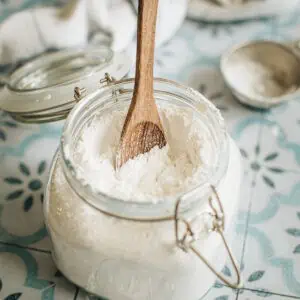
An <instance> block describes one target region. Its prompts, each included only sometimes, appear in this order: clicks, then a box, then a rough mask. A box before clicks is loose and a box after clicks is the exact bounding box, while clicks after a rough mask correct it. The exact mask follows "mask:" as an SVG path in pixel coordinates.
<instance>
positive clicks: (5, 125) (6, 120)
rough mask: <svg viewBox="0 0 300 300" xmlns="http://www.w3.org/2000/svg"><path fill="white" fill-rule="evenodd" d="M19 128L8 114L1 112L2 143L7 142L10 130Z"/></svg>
mask: <svg viewBox="0 0 300 300" xmlns="http://www.w3.org/2000/svg"><path fill="white" fill-rule="evenodd" d="M17 126H18V125H17V123H16V122H15V121H13V120H12V119H11V118H10V117H9V115H8V114H7V113H5V112H3V111H0V142H1V141H6V140H7V132H8V130H9V129H11V128H16V127H17Z"/></svg>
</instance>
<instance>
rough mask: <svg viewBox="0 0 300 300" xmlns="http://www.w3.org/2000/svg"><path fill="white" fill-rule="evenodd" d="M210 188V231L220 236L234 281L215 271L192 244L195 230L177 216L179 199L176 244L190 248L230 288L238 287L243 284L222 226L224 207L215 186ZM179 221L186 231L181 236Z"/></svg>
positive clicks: (177, 210) (185, 248)
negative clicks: (234, 276)
mask: <svg viewBox="0 0 300 300" xmlns="http://www.w3.org/2000/svg"><path fill="white" fill-rule="evenodd" d="M211 189H212V193H213V195H214V197H212V196H210V197H209V206H210V208H211V210H212V211H211V212H209V213H208V214H209V215H210V216H211V217H212V218H213V219H212V227H211V229H210V231H214V232H217V233H218V234H219V235H220V236H221V239H222V242H223V244H224V246H225V249H226V252H227V254H228V256H229V258H230V261H231V264H232V266H233V269H234V271H235V274H236V282H230V281H228V280H227V278H225V277H224V276H223V275H222V274H221V273H220V272H217V271H216V269H215V268H214V267H213V265H212V264H211V263H210V262H209V261H208V260H207V259H206V258H205V257H204V256H203V255H202V254H201V253H200V252H199V250H198V249H196V247H195V246H194V244H195V242H196V241H197V239H196V238H195V232H194V231H193V230H192V227H191V225H190V223H189V222H188V221H187V220H185V219H182V218H181V217H180V216H179V206H180V202H181V199H179V200H178V201H177V203H176V207H175V235H176V244H177V246H178V247H179V248H180V249H181V250H183V251H184V252H188V251H189V250H191V251H192V252H193V253H194V254H196V255H197V256H198V257H199V258H200V259H201V260H202V261H203V262H204V264H205V265H206V266H207V267H208V268H209V269H210V270H211V271H212V272H213V273H214V274H215V275H216V276H217V278H218V279H220V280H221V281H222V282H223V283H225V284H226V285H228V286H229V287H231V288H234V289H239V288H241V287H242V286H243V283H242V279H241V273H240V270H239V268H238V265H237V262H236V260H235V258H234V256H233V253H232V251H231V249H230V247H229V245H228V243H227V241H226V238H225V236H224V228H225V215H224V209H223V206H222V203H221V200H220V198H219V195H218V192H217V190H216V188H215V187H214V186H211ZM180 222H182V223H183V224H185V226H186V231H185V233H184V235H183V237H182V238H180V237H179V225H180Z"/></svg>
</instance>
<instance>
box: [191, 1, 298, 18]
mask: <svg viewBox="0 0 300 300" xmlns="http://www.w3.org/2000/svg"><path fill="white" fill-rule="evenodd" d="M298 4H299V0H288V1H283V0H264V1H257V0H252V1H251V0H250V1H247V2H246V3H245V4H242V5H226V6H221V5H218V4H216V3H214V2H213V1H211V0H191V1H190V3H189V8H188V16H189V17H190V18H192V19H196V20H204V21H219V22H230V21H239V20H247V19H255V18H263V17H272V16H279V15H283V14H287V13H289V12H291V11H293V10H294V9H295V8H296V6H297V5H298Z"/></svg>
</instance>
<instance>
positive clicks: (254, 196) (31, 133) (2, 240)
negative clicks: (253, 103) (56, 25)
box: [0, 0, 300, 300]
mask: <svg viewBox="0 0 300 300" xmlns="http://www.w3.org/2000/svg"><path fill="white" fill-rule="evenodd" d="M5 2H6V3H10V4H9V10H11V9H13V6H14V5H17V4H14V5H12V1H10V2H9V1H8V2H7V1H1V0H0V11H1V8H2V12H3V5H5V4H3V3H5ZM17 2H18V3H21V2H24V3H25V2H26V3H27V2H28V3H27V4H28V5H29V4H30V3H31V2H32V3H34V1H21V0H20V1H19V0H18V1H16V3H17ZM27 4H26V5H27ZM8 12H9V11H8V10H6V13H8ZM0 14H1V13H0ZM299 14H300V10H299V11H296V12H295V13H294V14H293V15H291V16H286V17H284V18H280V19H277V20H267V21H266V20H264V21H253V22H247V23H238V24H226V25H219V24H206V23H203V22H197V21H186V22H185V24H184V26H183V27H182V28H181V29H180V31H179V32H178V34H177V36H176V37H174V39H173V40H172V41H170V42H169V43H168V44H166V45H164V46H163V47H162V48H160V49H158V51H157V54H156V74H157V75H159V76H161V77H167V78H171V79H175V80H177V81H180V82H183V83H185V84H187V85H189V86H191V87H193V88H195V89H197V90H199V91H201V92H202V93H203V94H205V95H206V96H207V97H208V98H210V99H211V100H212V101H213V102H214V103H215V104H216V105H217V106H218V107H219V108H220V110H221V111H222V113H223V116H224V118H225V119H226V122H227V126H228V129H229V132H230V133H231V135H232V137H233V138H234V139H235V141H236V142H237V144H238V146H239V147H240V149H241V151H242V154H243V161H244V167H245V174H244V179H243V184H242V193H241V201H240V207H239V212H238V215H237V216H236V222H235V226H234V227H235V230H234V235H233V243H232V247H233V250H234V253H235V254H236V258H237V260H238V261H239V262H240V264H241V266H242V267H241V269H242V274H243V277H244V282H245V289H243V290H240V291H234V290H232V289H230V288H228V287H225V286H223V285H220V284H216V285H215V287H214V288H212V289H210V290H209V292H208V293H207V294H206V295H205V296H203V298H202V299H203V300H248V299H250V300H256V299H261V298H268V299H272V300H287V299H293V298H297V299H300V98H299V99H295V101H292V102H290V103H288V104H285V105H282V106H280V107H278V108H274V109H272V110H270V111H269V112H261V111H255V110H252V109H249V108H246V107H244V106H242V105H241V104H239V103H238V102H236V100H235V99H234V98H233V97H232V96H231V94H230V93H229V91H228V90H227V89H226V87H225V85H224V82H223V80H222V77H221V75H220V73H219V68H218V62H219V57H220V54H221V53H222V52H223V51H225V50H226V49H227V48H228V47H229V46H231V45H233V44H234V43H239V42H244V41H247V40H251V39H255V38H272V39H276V40H290V39H295V38H299V32H300V19H299V18H298V16H299ZM0 20H1V18H0ZM0 71H1V66H0ZM61 126H62V124H53V125H42V126H28V125H21V124H17V123H15V122H14V121H12V120H11V119H10V117H9V116H7V115H6V114H4V113H2V112H0V266H1V267H0V299H5V300H14V299H21V300H35V299H42V300H69V299H70V300H73V299H74V300H75V299H80V300H91V299H93V297H90V296H88V295H86V294H85V293H84V292H83V291H79V290H78V289H77V288H76V287H75V286H73V285H72V284H71V283H68V282H67V281H66V280H65V279H64V278H63V277H62V276H61V275H60V274H59V273H57V270H56V268H55V266H54V264H53V262H52V260H51V255H50V249H51V244H50V241H49V239H48V237H47V233H46V231H45V228H44V223H43V215H42V201H41V200H42V193H43V188H44V186H45V180H46V177H47V172H48V168H49V166H50V163H51V159H52V157H53V154H54V152H55V149H56V147H57V145H58V142H59V136H60V132H61ZM228 266H230V265H229V264H228ZM225 270H226V271H224V273H225V274H226V276H227V277H228V279H233V278H234V274H232V271H230V269H225ZM228 270H229V271H228ZM9 296H11V297H10V298H9ZM199 297H200V295H199ZM113 300H115V299H113ZM141 300H143V299H141Z"/></svg>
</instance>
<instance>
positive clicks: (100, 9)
mask: <svg viewBox="0 0 300 300" xmlns="http://www.w3.org/2000/svg"><path fill="white" fill-rule="evenodd" d="M75 2H77V3H76V8H75V11H74V13H73V14H72V15H71V17H69V18H68V19H61V18H59V17H58V13H59V9H60V8H57V7H37V8H32V9H28V10H25V11H22V12H19V13H15V14H14V15H12V16H11V17H9V18H8V19H6V20H5V21H4V22H3V23H2V24H0V65H3V64H13V63H15V62H17V61H19V60H22V59H26V58H30V57H32V56H34V55H37V54H39V53H42V52H43V51H45V50H46V49H49V48H68V47H79V46H85V45H86V44H87V42H88V37H89V35H90V34H91V33H94V32H98V33H103V34H106V35H107V34H108V35H109V36H110V37H111V45H110V46H111V48H112V49H113V50H114V51H122V50H125V49H126V48H127V46H128V45H129V44H130V43H131V42H132V40H133V38H134V35H135V33H136V20H137V16H136V12H135V10H134V7H133V6H131V4H130V3H129V1H127V0H77V1H75ZM187 3H188V0H162V1H160V4H159V13H158V14H159V16H158V24H157V39H156V45H157V46H158V47H159V46H160V45H161V44H163V43H164V42H166V41H167V40H168V39H170V38H171V37H172V36H173V35H174V34H175V33H176V31H177V30H178V29H179V27H180V26H181V24H182V22H183V20H184V18H185V16H186V12H187ZM100 43H101V41H100Z"/></svg>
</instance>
